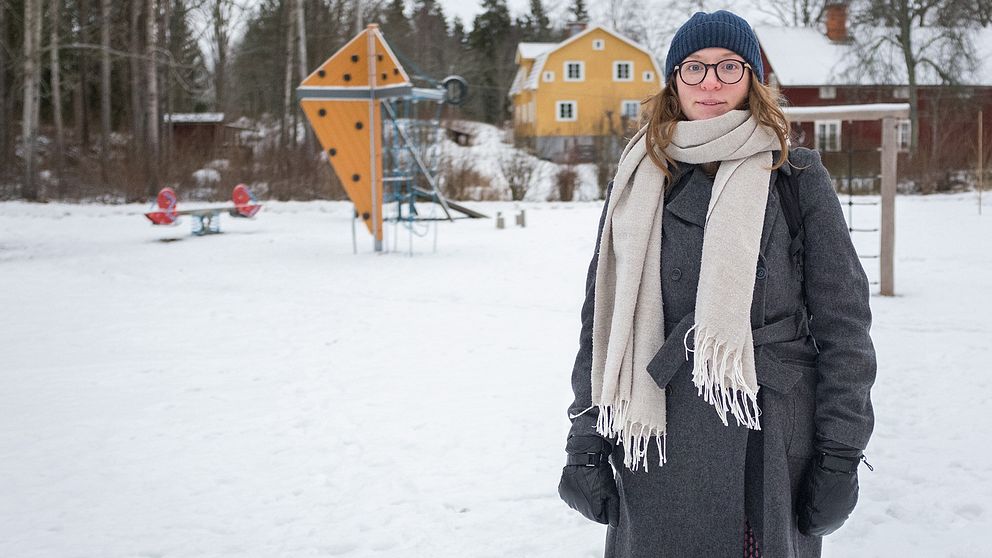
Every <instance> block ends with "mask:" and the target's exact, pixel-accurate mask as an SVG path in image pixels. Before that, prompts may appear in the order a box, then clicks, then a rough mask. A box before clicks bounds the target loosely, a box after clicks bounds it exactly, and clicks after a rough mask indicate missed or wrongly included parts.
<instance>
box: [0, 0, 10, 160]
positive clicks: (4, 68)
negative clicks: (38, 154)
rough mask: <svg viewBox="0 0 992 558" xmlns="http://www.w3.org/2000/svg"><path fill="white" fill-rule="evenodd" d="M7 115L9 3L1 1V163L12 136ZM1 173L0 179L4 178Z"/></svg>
mask: <svg viewBox="0 0 992 558" xmlns="http://www.w3.org/2000/svg"><path fill="white" fill-rule="evenodd" d="M8 122H9V120H8V115H7V2H6V0H0V161H9V160H10V159H9V158H8V157H7V137H8V135H9V134H10V131H9V126H8V124H7V123H8ZM3 174H4V173H3V171H0V178H2V177H3Z"/></svg>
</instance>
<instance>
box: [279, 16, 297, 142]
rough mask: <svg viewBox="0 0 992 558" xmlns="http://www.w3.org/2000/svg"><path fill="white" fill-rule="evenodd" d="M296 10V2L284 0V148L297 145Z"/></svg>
mask: <svg viewBox="0 0 992 558" xmlns="http://www.w3.org/2000/svg"><path fill="white" fill-rule="evenodd" d="M295 9H296V1H295V0H284V4H283V11H284V12H285V17H284V18H283V22H284V23H285V25H286V72H285V76H284V79H283V107H282V141H283V146H284V147H285V146H287V145H289V144H290V141H292V143H293V145H295V144H296V126H295V125H294V124H295V123H294V122H292V120H293V119H292V116H293V52H294V42H295V32H296V25H295V22H296V17H295V16H294V10H295Z"/></svg>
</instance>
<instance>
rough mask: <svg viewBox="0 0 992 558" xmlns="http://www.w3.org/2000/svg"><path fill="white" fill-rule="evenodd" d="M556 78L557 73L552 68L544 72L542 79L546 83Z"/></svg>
mask: <svg viewBox="0 0 992 558" xmlns="http://www.w3.org/2000/svg"><path fill="white" fill-rule="evenodd" d="M554 80H555V73H554V72H553V71H551V70H548V71H546V72H544V75H543V76H541V81H543V82H544V83H550V82H552V81H554Z"/></svg>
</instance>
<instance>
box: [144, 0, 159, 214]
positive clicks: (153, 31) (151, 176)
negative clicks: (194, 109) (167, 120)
mask: <svg viewBox="0 0 992 558" xmlns="http://www.w3.org/2000/svg"><path fill="white" fill-rule="evenodd" d="M147 6H148V7H147V11H146V13H145V45H146V49H145V56H146V57H147V58H146V61H145V80H146V83H145V88H146V91H147V97H146V109H145V114H146V115H147V116H148V121H147V124H146V125H145V126H146V130H145V131H146V134H147V135H146V137H147V141H146V144H147V153H146V156H147V160H146V161H147V165H148V194H149V195H150V196H154V195H155V193H156V192H157V191H158V179H159V176H158V171H159V169H158V165H159V140H158V64H157V63H156V62H157V60H158V56H157V50H158V17H157V16H158V2H157V1H156V0H148V3H147Z"/></svg>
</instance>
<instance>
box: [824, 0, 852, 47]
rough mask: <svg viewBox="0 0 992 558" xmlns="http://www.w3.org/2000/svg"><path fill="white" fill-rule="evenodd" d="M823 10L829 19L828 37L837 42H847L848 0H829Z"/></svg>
mask: <svg viewBox="0 0 992 558" xmlns="http://www.w3.org/2000/svg"><path fill="white" fill-rule="evenodd" d="M823 11H824V14H825V15H826V19H827V38H828V39H830V40H831V41H833V42H835V43H843V42H847V2H841V1H830V0H828V1H827V5H826V6H824V7H823Z"/></svg>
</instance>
